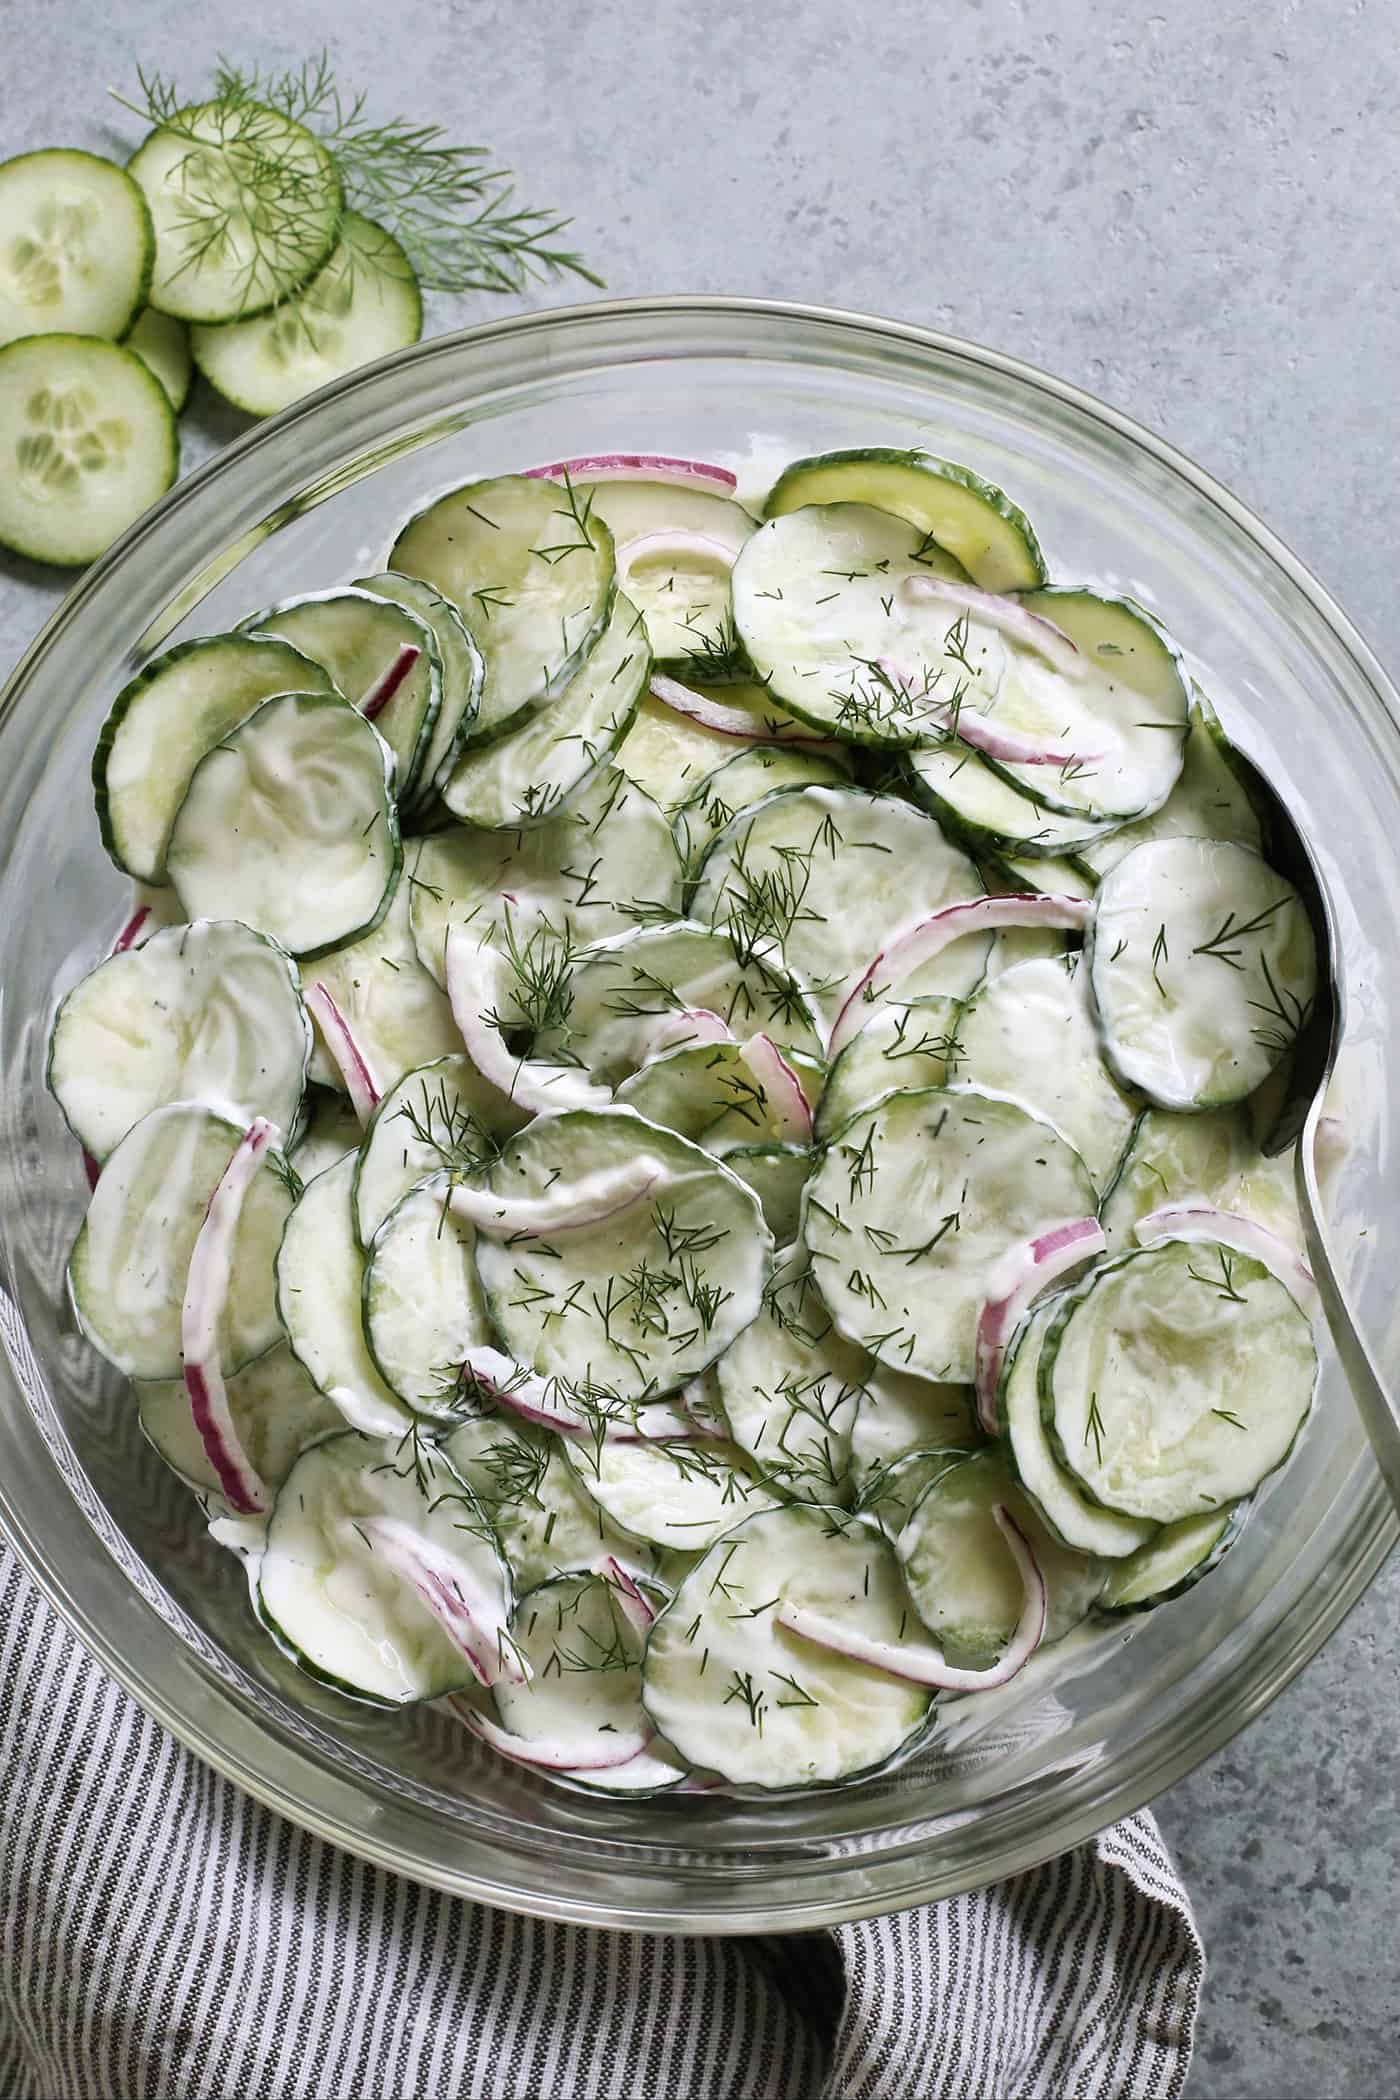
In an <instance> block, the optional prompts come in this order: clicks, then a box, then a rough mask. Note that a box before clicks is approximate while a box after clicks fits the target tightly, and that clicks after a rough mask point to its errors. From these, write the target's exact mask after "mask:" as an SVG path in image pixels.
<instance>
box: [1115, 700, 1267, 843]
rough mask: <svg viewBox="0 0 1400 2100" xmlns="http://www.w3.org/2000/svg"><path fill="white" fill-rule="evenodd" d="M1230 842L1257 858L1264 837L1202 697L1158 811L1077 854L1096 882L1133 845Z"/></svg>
mask: <svg viewBox="0 0 1400 2100" xmlns="http://www.w3.org/2000/svg"><path fill="white" fill-rule="evenodd" d="M1168 838H1198V839H1229V840H1231V841H1233V843H1234V844H1235V845H1237V846H1249V847H1250V848H1252V850H1253V851H1254V852H1255V853H1261V852H1262V851H1263V847H1264V839H1263V833H1262V831H1261V829H1260V824H1259V817H1258V814H1257V812H1256V811H1255V808H1254V804H1253V802H1252V801H1251V800H1250V797H1249V791H1248V789H1247V788H1246V787H1245V785H1244V783H1243V781H1242V780H1241V778H1240V776H1239V774H1238V773H1237V772H1236V771H1235V769H1234V766H1233V764H1232V763H1231V752H1230V745H1229V743H1228V741H1227V739H1226V736H1225V732H1224V731H1223V730H1222V729H1221V727H1220V723H1219V721H1218V720H1217V719H1216V714H1215V710H1214V708H1213V707H1212V706H1211V704H1210V702H1209V701H1208V700H1207V699H1206V697H1205V695H1204V693H1202V692H1199V691H1197V692H1196V693H1195V694H1194V695H1193V697H1192V701H1191V720H1190V727H1189V728H1188V730H1187V732H1186V745H1185V750H1184V753H1183V757H1182V762H1181V775H1180V778H1179V779H1178V781H1177V783H1176V786H1175V787H1174V788H1173V789H1172V791H1171V793H1170V794H1169V795H1168V797H1167V799H1166V801H1165V802H1164V803H1163V804H1162V806H1161V808H1160V809H1157V810H1154V811H1153V813H1152V815H1151V816H1150V817H1143V818H1141V819H1140V820H1139V821H1138V822H1137V823H1136V824H1126V825H1124V827H1123V829H1122V830H1121V831H1114V832H1110V833H1108V835H1107V836H1106V837H1104V838H1100V839H1092V840H1090V841H1089V843H1088V844H1087V845H1084V846H1080V847H1078V848H1076V849H1075V850H1076V851H1077V853H1078V856H1079V858H1080V860H1081V861H1082V862H1083V863H1084V866H1085V867H1086V868H1087V869H1088V870H1089V871H1090V873H1091V874H1092V875H1093V877H1094V878H1095V880H1096V881H1098V880H1101V879H1102V878H1103V877H1104V876H1105V875H1107V874H1109V873H1110V872H1111V871H1112V870H1113V869H1114V868H1116V867H1117V865H1118V863H1119V861H1120V860H1122V859H1123V858H1124V856H1125V855H1126V854H1128V853H1131V852H1132V850H1133V848H1134V846H1141V845H1145V844H1146V842H1147V841H1148V840H1149V839H1168Z"/></svg>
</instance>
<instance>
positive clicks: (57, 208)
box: [0, 147, 155, 344]
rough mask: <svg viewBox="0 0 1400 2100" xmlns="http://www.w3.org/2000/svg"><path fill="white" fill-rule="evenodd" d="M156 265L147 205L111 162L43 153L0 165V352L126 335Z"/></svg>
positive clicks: (58, 151)
mask: <svg viewBox="0 0 1400 2100" xmlns="http://www.w3.org/2000/svg"><path fill="white" fill-rule="evenodd" d="M154 259H155V230H154V228H153V227H152V225H151V215H150V212H149V211H148V210H147V208H146V200H145V198H144V197H143V196H142V194H141V191H140V190H139V189H138V188H137V186H136V184H135V183H134V182H133V181H132V179H131V177H130V176H129V175H128V174H127V172H126V170H125V168H119V167H118V166H117V165H116V163H115V161H110V160H102V159H100V158H99V157H98V155H97V154H95V153H80V152H75V151H72V150H70V149H68V148H66V147H46V148H44V149H42V150H41V151H39V152H37V153H21V154H19V155H18V156H17V157H16V158H15V159H14V160H7V161H5V162H3V163H0V344H4V343H10V342H13V341H14V340H15V339H16V337H18V336H26V335H52V334H56V333H57V334H65V335H67V334H72V335H101V336H119V335H125V333H126V331H127V329H128V328H129V327H130V326H131V324H132V321H133V320H134V319H135V317H136V315H137V314H138V313H139V312H140V311H141V306H142V302H143V301H144V299H145V297H146V288H147V286H148V285H149V284H150V281H151V266H152V263H153V261H154Z"/></svg>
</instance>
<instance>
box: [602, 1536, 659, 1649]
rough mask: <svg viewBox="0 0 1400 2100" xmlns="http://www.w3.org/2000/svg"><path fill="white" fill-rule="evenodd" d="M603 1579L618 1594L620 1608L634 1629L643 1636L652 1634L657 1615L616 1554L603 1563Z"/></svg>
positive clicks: (609, 1556)
mask: <svg viewBox="0 0 1400 2100" xmlns="http://www.w3.org/2000/svg"><path fill="white" fill-rule="evenodd" d="M603 1579H604V1581H605V1582H606V1583H607V1584H608V1586H609V1587H610V1588H611V1589H612V1590H613V1591H614V1593H615V1594H616V1597H617V1601H618V1605H619V1608H620V1609H621V1610H622V1612H623V1613H624V1614H625V1616H626V1618H627V1619H628V1621H629V1623H630V1624H631V1625H632V1626H633V1628H634V1629H635V1630H636V1631H637V1632H638V1633H641V1634H646V1633H650V1631H651V1629H652V1626H653V1625H654V1624H655V1621H656V1613H655V1612H654V1611H653V1610H652V1608H651V1606H650V1604H649V1603H648V1602H647V1599H646V1595H645V1593H644V1591H643V1590H642V1588H641V1586H640V1584H639V1583H638V1582H637V1581H636V1580H635V1578H634V1577H633V1576H631V1575H630V1574H629V1573H628V1572H627V1570H626V1568H624V1567H623V1565H622V1562H621V1561H620V1560H619V1559H618V1558H617V1555H616V1554H614V1553H610V1554H609V1555H608V1557H607V1559H606V1560H605V1561H604V1562H603Z"/></svg>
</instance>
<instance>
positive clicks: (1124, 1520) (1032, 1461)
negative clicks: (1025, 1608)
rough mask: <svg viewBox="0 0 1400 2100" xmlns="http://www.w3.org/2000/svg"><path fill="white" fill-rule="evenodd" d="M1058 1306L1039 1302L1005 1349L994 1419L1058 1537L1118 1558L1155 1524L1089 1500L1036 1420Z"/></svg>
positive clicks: (1148, 1534)
mask: <svg viewBox="0 0 1400 2100" xmlns="http://www.w3.org/2000/svg"><path fill="white" fill-rule="evenodd" d="M1057 1310H1058V1305H1057V1302H1056V1301H1053V1300H1052V1301H1051V1302H1049V1303H1048V1304H1045V1305H1040V1306H1037V1307H1036V1309H1035V1311H1034V1312H1032V1314H1031V1315H1030V1318H1029V1319H1028V1320H1026V1321H1025V1322H1024V1323H1023V1325H1022V1326H1021V1328H1020V1329H1019V1331H1018V1332H1017V1334H1016V1336H1015V1338H1014V1339H1013V1341H1012V1343H1011V1345H1010V1347H1009V1348H1008V1350H1007V1352H1006V1356H1005V1359H1004V1361H1003V1365H1002V1373H1001V1384H1000V1387H999V1389H998V1392H997V1419H998V1422H999V1424H1000V1427H1001V1435H1002V1444H1003V1448H1004V1450H1005V1453H1006V1458H1007V1461H1008V1463H1009V1464H1010V1466H1011V1468H1012V1470H1013V1471H1014V1473H1015V1474H1016V1477H1017V1479H1018V1480H1019V1481H1020V1482H1021V1483H1022V1485H1023V1486H1024V1487H1025V1488H1026V1490H1027V1492H1028V1493H1029V1494H1030V1495H1031V1496H1032V1497H1033V1498H1034V1500H1035V1505H1036V1508H1037V1509H1038V1510H1039V1511H1040V1513H1041V1515H1042V1516H1043V1517H1044V1518H1045V1520H1046V1522H1047V1523H1048V1524H1049V1525H1050V1527H1051V1529H1052V1530H1053V1531H1054V1533H1055V1535H1056V1537H1057V1538H1060V1539H1062V1540H1063V1541H1064V1543H1065V1545H1067V1546H1072V1547H1074V1548H1075V1550H1076V1551H1077V1552H1080V1553H1093V1554H1098V1555H1100V1556H1101V1557H1102V1558H1104V1559H1106V1560H1122V1559H1124V1558H1126V1556H1127V1555H1128V1554H1130V1553H1136V1552H1137V1551H1138V1549H1139V1547H1142V1546H1145V1545H1146V1544H1147V1543H1148V1541H1149V1540H1151V1539H1154V1538H1155V1537H1156V1536H1157V1528H1156V1526H1155V1525H1153V1524H1151V1523H1148V1522H1146V1521H1145V1520H1144V1519H1143V1518H1141V1517H1124V1516H1119V1515H1117V1514H1116V1513H1115V1512H1114V1511H1113V1510H1110V1509H1104V1508H1102V1507H1101V1506H1100V1505H1099V1504H1097V1503H1095V1502H1091V1501H1090V1499H1089V1497H1088V1496H1087V1495H1086V1494H1084V1492H1083V1491H1082V1489H1081V1488H1080V1486H1079V1484H1078V1482H1077V1481H1076V1480H1075V1479H1074V1477H1073V1475H1072V1474H1069V1473H1067V1472H1066V1471H1065V1469H1064V1467H1063V1466H1062V1465H1061V1464H1060V1462H1059V1460H1058V1459H1057V1458H1056V1456H1055V1454H1054V1452H1053V1451H1052V1450H1051V1448H1050V1442H1049V1439H1048V1437H1047V1436H1046V1434H1045V1426H1044V1424H1043V1423H1042V1421H1041V1419H1040V1351H1041V1346H1042V1344H1043V1343H1044V1340H1045V1336H1046V1334H1047V1332H1048V1330H1049V1328H1050V1324H1051V1322H1052V1321H1053V1319H1054V1317H1055V1314H1056V1312H1057Z"/></svg>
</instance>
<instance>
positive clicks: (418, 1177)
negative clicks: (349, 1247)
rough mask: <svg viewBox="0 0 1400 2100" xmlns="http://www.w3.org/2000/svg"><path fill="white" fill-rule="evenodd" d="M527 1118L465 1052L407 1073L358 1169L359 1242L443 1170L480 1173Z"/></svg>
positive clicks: (371, 1132)
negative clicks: (479, 1170)
mask: <svg viewBox="0 0 1400 2100" xmlns="http://www.w3.org/2000/svg"><path fill="white" fill-rule="evenodd" d="M528 1120H529V1117H528V1115H527V1114H526V1112H525V1111H524V1110H522V1109H519V1108H517V1107H516V1106H515V1104H514V1103H513V1102H511V1101H508V1100H507V1099H506V1097H505V1095H504V1094H502V1093H501V1092H500V1091H499V1090H498V1089H497V1088H496V1087H494V1086H492V1084H491V1082H490V1080H489V1079H483V1078H482V1077H481V1074H480V1073H479V1072H478V1071H477V1069H476V1066H475V1065H474V1064H473V1063H472V1061H471V1059H470V1058H469V1057H466V1056H464V1055H463V1054H462V1052H460V1051H458V1052H457V1053H456V1054H455V1055H452V1056H447V1057H438V1058H434V1059H433V1060H432V1061H431V1062H430V1063H428V1064H425V1065H420V1066H418V1067H417V1068H416V1069H415V1070H413V1071H411V1072H407V1073H405V1074H404V1076H403V1078H402V1079H400V1080H399V1081H398V1083H397V1085H395V1086H393V1087H391V1088H390V1089H389V1090H388V1092H387V1093H386V1094H385V1095H384V1097H383V1099H382V1100H381V1102H380V1104H379V1106H378V1108H377V1109H376V1110H375V1112H374V1116H373V1119H372V1121H371V1123H370V1126H369V1128H368V1130H366V1132H365V1134H364V1144H363V1147H362V1149H361V1152H360V1158H359V1161H358V1163H357V1165H356V1168H355V1222H356V1229H357V1231H358V1233H359V1237H360V1242H361V1244H362V1245H363V1246H366V1247H367V1246H368V1245H369V1243H370V1241H371V1240H372V1239H373V1238H374V1235H375V1234H376V1232H378V1230H379V1228H380V1226H381V1225H382V1224H383V1223H384V1220H385V1219H386V1218H387V1217H388V1215H389V1213H390V1211H391V1210H392V1209H393V1208H394V1205H395V1204H396V1203H398V1202H399V1201H400V1199H401V1198H402V1197H404V1196H406V1195H407V1194H408V1192H409V1190H410V1189H413V1188H417V1187H418V1185H419V1183H420V1182H423V1181H426V1180H427V1179H428V1178H429V1177H430V1176H431V1175H434V1174H436V1173H438V1172H440V1171H441V1170H442V1169H443V1168H450V1169H453V1170H455V1171H456V1172H457V1173H459V1174H461V1173H474V1172H476V1171H477V1169H478V1167H479V1166H480V1164H481V1162H482V1161H483V1160H484V1159H490V1158H491V1157H493V1156H494V1154H495V1152H496V1151H497V1149H498V1148H499V1144H500V1141H501V1140H502V1139H504V1138H507V1137H510V1136H511V1135H512V1134H513V1133H514V1132H515V1131H517V1130H519V1129H520V1128H521V1127H522V1125H523V1124H525V1123H526V1122H528Z"/></svg>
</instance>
